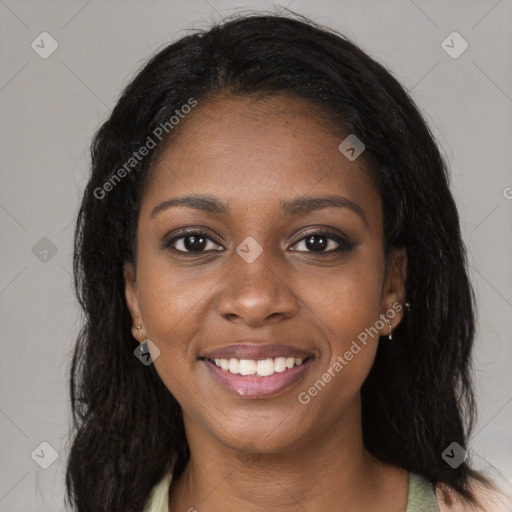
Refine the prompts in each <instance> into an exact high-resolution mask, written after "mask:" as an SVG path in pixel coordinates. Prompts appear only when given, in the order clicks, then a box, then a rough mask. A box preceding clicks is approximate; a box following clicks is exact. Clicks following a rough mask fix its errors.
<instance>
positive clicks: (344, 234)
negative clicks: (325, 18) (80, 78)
mask: <svg viewBox="0 0 512 512" xmlns="http://www.w3.org/2000/svg"><path fill="white" fill-rule="evenodd" d="M74 270H75V279H76V288H77V292H78V297H79V300H80V303H81V305H82V307H83V309H84V311H85V325H84V328H83V330H82V332H81V333H80V336H79V339H78V343H77V346H76V351H75V355H74V359H73V368H72V378H71V394H72V405H73V412H74V420H75V430H76V432H75V436H74V439H73V444H72V448H71V451H70V456H69V461H68V467H67V479H66V482H67V488H68V498H69V500H70V501H71V502H72V503H73V504H74V506H75V508H76V510H77V511H84V512H85V511H90V510H94V511H103V510H105V511H123V512H125V511H143V510H145V511H148V512H149V511H154V512H155V511H162V512H163V511H167V510H170V511H177V510H189V511H192V510H198V511H200V512H202V511H234V510H246V511H260V510H265V511H273V510H276V511H277V510H279V511H297V510H309V511H314V510H340V511H341V510H346V511H348V510H365V511H373V510H390V511H397V512H398V511H404V510H407V511H409V512H410V511H414V510H429V511H430V510H432V511H433V510H439V509H441V510H498V508H494V509H493V508H489V507H490V501H489V500H490V496H488V495H486V496H485V497H484V498H482V492H483V491H485V490H487V489H491V488H492V484H491V482H490V481H489V480H488V479H487V478H486V477H484V476H483V475H481V474H479V473H478V472H477V471H475V470H474V469H472V468H471V467H470V465H469V462H468V460H465V456H466V454H465V450H464V447H465V446H466V441H467V439H468V434H469V432H470V430H471V426H472V424H473V421H474V402H473V394H472V387H471V375H470V360H471V359H470V356H471V348H472V344H473V338H474V304H473V296H472V290H471V285H470V282H469V280H468V272H467V268H466V257H465V249H464V245H463V242H462V240H461V234H460V228H459V219H458V213H457V210H456V206H455V203H454V200H453V198H452V196H451V194H450V191H449V183H448V176H447V170H446V165H445V163H444V161H443V159H442V157H441V155H440V153H439V150H438V148H437V146H436V144H435V141H434V139H433V136H432V134H431V133H430V131H429V129H428V128H427V126H426V124H425V122H424V121H423V119H422V117H421V115H420V113H419V112H418V109H417V108H416V106H415V105H414V103H413V101H412V100H411V99H410V98H409V96H408V95H407V94H406V92H405V91H404V90H403V88H402V87H401V86H400V85H399V84H398V82H397V81H396V80H395V79H394V78H393V77H392V76H391V75H390V74H389V72H388V71H386V70H385V69H384V68H383V67H382V66H381V65H380V64H378V63H377V62H375V61H374V60H372V59H371V58H370V57H369V56H368V55H366V54H365V53H364V52H363V51H362V50H360V49H359V48H358V47H357V46H355V45H354V44H352V43H351V42H349V41H348V40H346V39H345V38H344V37H343V36H341V35H339V34H337V33H335V32H334V31H332V30H329V29H326V28H324V27H319V26H316V25H314V24H313V23H312V22H310V21H309V20H305V19H302V18H300V17H298V16H294V17H292V16H289V17H285V16H274V15H269V16H267V15H255V16H245V17H240V18H235V19H234V20H230V21H227V22H225V23H223V24H220V25H217V26H213V27H212V28H211V29H209V30H208V31H205V32H202V33H198V34H194V35H189V36H187V37H184V38H182V39H181V40H179V41H177V42H176V43H174V44H171V45H170V46H168V47H166V48H164V49H163V50H162V51H160V52H159V53H158V54H157V55H156V56H154V57H153V58H152V59H151V60H150V61H149V62H148V63H147V64H146V65H145V66H144V68H143V69H142V70H141V71H140V72H139V74H138V75H137V76H136V77H135V79H134V80H133V81H132V82H131V83H130V84H129V85H128V87H127V88H126V90H125V91H124V93H123V94H122V96H121V98H120V99H119V101H118V103H117V105H116V107H115V108H114V110H113V112H112V115H111V117H110V118H109V119H108V121H107V122H105V124H104V125H103V126H102V127H101V129H100V130H99V132H98V133H97V135H96V137H95V139H94V142H93V146H92V172H91V176H90V179H89V183H88V185H87V188H86V191H85V194H84V198H83V202H82V206H81V209H80V213H79V218H78V223H77V227H76V238H75V261H74ZM477 487H478V488H479V489H480V491H478V492H477V491H476V490H475V489H476V488H477ZM493 506H494V505H493ZM497 506H498V505H496V507H497ZM486 507H487V508H486Z"/></svg>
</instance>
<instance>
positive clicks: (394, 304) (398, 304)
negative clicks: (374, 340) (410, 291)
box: [381, 247, 407, 336]
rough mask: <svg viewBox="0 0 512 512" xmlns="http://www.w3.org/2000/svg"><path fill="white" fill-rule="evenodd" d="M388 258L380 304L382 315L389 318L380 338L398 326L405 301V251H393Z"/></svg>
mask: <svg viewBox="0 0 512 512" xmlns="http://www.w3.org/2000/svg"><path fill="white" fill-rule="evenodd" d="M389 258H390V259H389V266H388V271H387V276H386V281H385V288H384V290H383V292H384V293H383V303H382V314H383V315H384V316H385V317H386V318H387V317H389V318H387V319H386V328H385V329H384V330H383V332H382V333H381V336H384V335H385V336H389V334H390V333H391V332H392V330H393V329H396V327H397V326H398V324H400V322H401V320H402V318H403V315H404V306H405V301H406V286H405V284H406V280H407V250H406V249H405V247H402V248H398V249H393V250H392V252H391V253H390V255H389Z"/></svg>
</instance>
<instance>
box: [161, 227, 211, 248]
mask: <svg viewBox="0 0 512 512" xmlns="http://www.w3.org/2000/svg"><path fill="white" fill-rule="evenodd" d="M208 243H210V247H208ZM212 245H213V247H212ZM215 246H218V244H216V243H215V242H214V241H213V240H212V239H211V237H210V236H208V233H205V232H204V231H200V230H194V229H190V230H189V229H187V230H185V231H184V232H182V233H181V234H179V235H177V236H175V237H173V238H171V239H170V240H169V241H168V242H165V243H164V248H166V249H167V248H170V249H172V250H173V251H176V252H181V253H184V254H187V253H202V252H206V249H213V250H215V251H219V250H221V249H218V248H217V249H216V248H215Z"/></svg>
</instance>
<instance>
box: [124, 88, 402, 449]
mask: <svg viewBox="0 0 512 512" xmlns="http://www.w3.org/2000/svg"><path fill="white" fill-rule="evenodd" d="M315 112H316V113H318V111H317V110H315V107H314V106H312V105H311V104H310V103H308V102H306V101H305V100H300V99H295V98H289V97H284V96H280V97H273V98H271V99H266V100H259V101H255V100H249V99H246V98H245V99H244V98H223V99H219V100H218V101H216V102H212V103H204V104H201V102H199V104H198V107H197V108H196V109H194V111H193V112H192V113H191V114H190V115H189V116H188V117H187V118H186V119H184V120H183V121H181V123H183V124H182V125H181V126H180V127H179V128H180V129H181V132H180V134H179V136H178V137H177V138H176V139H175V140H174V141H173V142H172V143H171V144H170V145H169V146H168V147H167V148H166V149H165V151H164V152H163V153H162V154H161V156H160V158H159V160H158V162H157V163H156V166H155V168H154V171H153V174H152V177H151V180H150V182H149V185H148V187H147V189H146V192H145V194H144V197H143V200H142V204H141V210H140V217H139V223H138V232H137V236H138V254H137V268H136V273H135V272H134V268H133V266H132V265H131V264H127V265H126V297H127V302H128V305H129V308H130V312H131V315H132V318H133V325H134V327H133V336H134V337H135V338H137V339H138V340H139V341H141V339H140V337H139V333H138V331H137V329H136V328H135V325H136V324H137V323H140V324H142V325H143V328H144V334H145V335H146V336H147V337H148V338H149V339H150V340H151V341H152V342H153V343H154V344H155V345H156V346H157V347H158V348H159V350H160V355H159V356H158V357H157V358H156V359H155V361H154V364H155V367H156V370H157V371H158V374H159V375H160V377H161V379H162V381H163V382H164V383H165V385H166V386H167V388H168V389H169V391H170V392H171V393H172V394H173V395H174V396H175V397H176V399H177V400H178V401H179V403H180V404H181V407H182V409H183V415H184V420H185V425H186V428H187V435H188V436H189V437H190V435H192V434H191V433H199V432H201V434H202V435H203V436H204V435H206V436H212V437H213V438H215V439H216V440H217V441H220V442H221V443H223V444H224V445H227V446H230V447H232V448H235V449H243V448H246V447H248V446H250V447H251V448H253V449H255V450H258V451H261V452H271V451H276V450H284V449H287V448H297V447H300V445H301V444H303V443H304V442H312V441H313V440H314V439H315V437H317V436H321V435H322V434H324V433H325V432H327V430H328V429H331V428H333V427H334V428H338V427H339V428H343V426H344V427H345V428H346V427H347V426H348V425H351V427H354V426H357V425H358V423H357V422H358V421H359V420H358V418H359V416H360V409H359V406H360V404H359V400H360V398H359V391H360V388H361V385H362V384H363V381H364V380H365V378H366V376H367V374H368V372H369V371H370V368H371V366H372V363H373V360H374V357H375V352H376V349H377V343H378V336H379V335H383V336H387V335H388V334H389V325H388V323H387V322H383V321H382V320H381V321H380V322H379V320H380V315H381V314H384V313H385V312H386V311H391V312H392V313H393V315H392V316H393V318H392V319H391V320H390V321H391V324H392V326H393V328H395V327H396V326H397V325H398V323H399V322H400V320H401V317H402V313H403V311H397V309H399V308H400V307H399V308H397V307H396V303H400V304H402V303H403V301H404V283H403V279H404V274H405V265H406V262H405V255H404V253H403V252H402V251H396V252H395V253H393V255H394V257H392V258H391V259H390V261H389V269H388V270H387V271H386V259H385V255H384V249H383V219H382V203H381V199H380V197H379V195H378V192H377V190H376V189H375V188H374V186H373V184H372V181H371V179H370V176H369V174H368V172H367V169H366V167H365V162H364V161H363V157H358V158H356V159H355V160H353V161H351V160H349V159H348V158H347V157H346V156H345V155H344V154H343V153H342V152H341V151H340V150H339V149H338V146H339V144H340V143H341V142H342V140H343V139H344V138H345V136H343V137H340V134H339V133H335V131H334V130H333V129H329V128H328V126H327V124H326V123H322V122H321V121H320V120H319V119H318V118H317V117H315ZM346 135H348V134H346ZM363 155H364V153H363ZM184 196H188V197H191V196H201V197H202V198H206V196H207V199H208V201H206V200H203V201H199V200H198V199H196V200H194V201H192V200H189V201H188V202H187V201H182V202H181V203H180V204H179V205H171V204H169V203H167V204H166V202H168V201H172V200H175V199H177V198H182V197H184ZM324 197H325V198H326V197H329V198H330V200H331V202H330V203H328V202H327V201H324V202H320V201H317V202H312V201H309V200H310V199H311V198H316V199H318V198H324ZM333 200H334V201H333ZM335 203H337V205H336V204H335ZM194 205H195V206H194ZM185 228H187V229H193V230H199V231H200V232H202V233H204V234H203V235H201V234H199V235H197V234H196V235H194V234H192V235H190V234H188V235H187V234H186V233H183V230H184V229H185ZM326 231H327V233H325V232H326ZM319 232H320V233H321V234H318V233H319ZM173 239H174V241H173ZM393 304H395V308H394V309H393V307H392V306H393ZM365 329H366V331H365ZM372 329H373V330H372ZM376 332H378V334H375V333H376ZM369 333H370V334H369ZM365 334H366V336H365ZM372 335H373V336H372ZM363 340H365V343H364V342H363ZM354 342H355V344H354ZM382 342H383V343H387V342H388V341H387V340H384V341H382ZM390 343H392V341H391V342H390ZM357 347H358V348H359V350H358V349H357ZM215 359H217V362H215ZM219 360H220V361H219ZM223 360H224V361H223ZM301 360H302V361H301ZM240 361H242V362H240ZM258 361H261V362H258ZM141 364H142V363H141ZM219 364H220V366H221V367H218V365H219ZM226 368H228V369H226ZM254 371H256V372H257V374H256V375H252V372H254Z"/></svg>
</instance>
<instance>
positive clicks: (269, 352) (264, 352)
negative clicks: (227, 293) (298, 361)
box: [201, 340, 315, 360]
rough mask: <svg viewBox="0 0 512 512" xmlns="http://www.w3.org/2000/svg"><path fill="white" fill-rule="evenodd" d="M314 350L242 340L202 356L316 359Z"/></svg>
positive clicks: (206, 357) (207, 357) (217, 357)
mask: <svg viewBox="0 0 512 512" xmlns="http://www.w3.org/2000/svg"><path fill="white" fill-rule="evenodd" d="M314 355H315V354H314V352H313V351H312V350H307V349H302V348H298V347H293V346H291V345H282V344H280V343H262V342H258V341H253V340H240V341H237V342H236V343H234V344H232V345H225V346H224V347H219V348H215V349H213V350H209V351H208V352H205V353H204V354H202V355H201V357H202V358H203V359H253V360H259V359H274V358H276V357H296V358H297V357H298V358H302V359H306V358H308V357H314Z"/></svg>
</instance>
